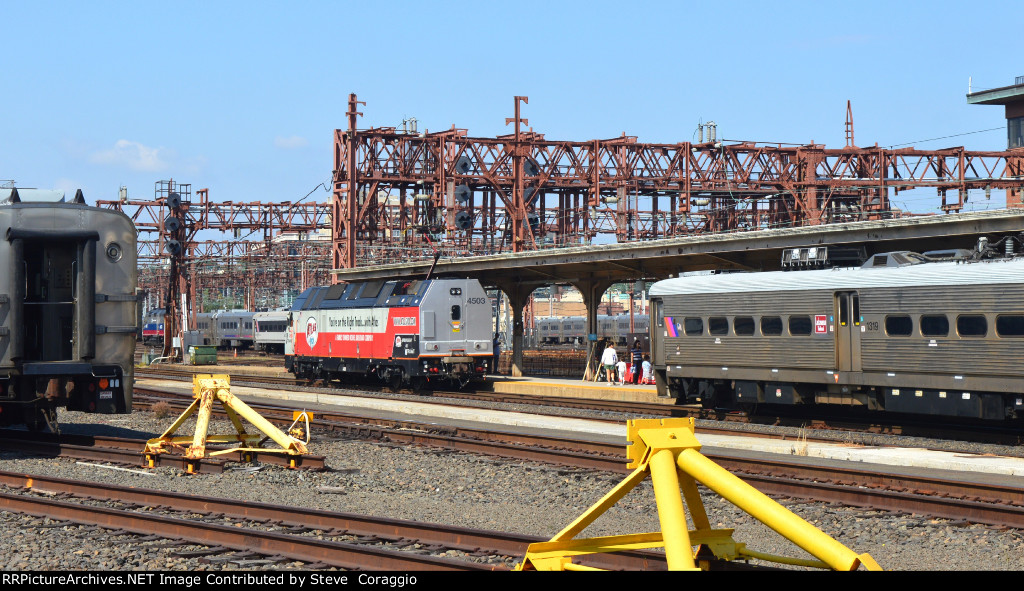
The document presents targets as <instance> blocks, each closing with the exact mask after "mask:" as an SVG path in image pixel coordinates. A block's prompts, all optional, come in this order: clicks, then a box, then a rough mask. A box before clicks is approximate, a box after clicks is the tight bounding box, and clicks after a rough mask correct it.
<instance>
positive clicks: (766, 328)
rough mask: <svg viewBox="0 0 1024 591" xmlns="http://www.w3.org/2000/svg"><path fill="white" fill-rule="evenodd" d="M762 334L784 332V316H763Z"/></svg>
mask: <svg viewBox="0 0 1024 591" xmlns="http://www.w3.org/2000/svg"><path fill="white" fill-rule="evenodd" d="M761 334H762V335H764V336H766V337H777V336H780V335H781V334H782V318H781V317H779V316H762V317H761Z"/></svg>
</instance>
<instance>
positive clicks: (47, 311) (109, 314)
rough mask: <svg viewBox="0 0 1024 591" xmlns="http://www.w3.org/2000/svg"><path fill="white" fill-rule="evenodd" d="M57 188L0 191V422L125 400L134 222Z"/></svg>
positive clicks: (122, 406)
mask: <svg viewBox="0 0 1024 591" xmlns="http://www.w3.org/2000/svg"><path fill="white" fill-rule="evenodd" d="M58 198H59V201H34V200H33V201H29V198H28V196H26V198H25V199H22V195H21V194H20V193H19V192H18V190H17V189H14V190H10V191H7V190H3V194H0V199H2V201H0V425H11V424H25V425H27V426H28V427H29V428H30V429H40V428H43V427H45V426H46V425H47V424H49V425H50V426H51V427H53V426H55V425H56V411H57V408H58V407H61V406H63V407H66V408H68V409H70V410H78V411H84V412H95V413H128V412H131V410H132V379H133V374H134V370H133V368H134V365H133V357H134V353H135V343H136V339H137V336H138V330H139V326H138V311H137V308H136V304H137V301H136V293H135V289H136V286H137V283H138V276H137V271H136V265H135V262H136V234H135V226H134V224H133V223H132V221H131V219H129V218H128V217H127V216H126V215H124V214H123V213H120V212H117V211H114V210H109V209H101V208H97V207H90V206H88V205H86V204H85V200H84V199H83V198H82V193H81V191H78V193H77V194H76V195H75V198H74V200H73V201H71V202H64V201H63V196H62V195H59V194H58Z"/></svg>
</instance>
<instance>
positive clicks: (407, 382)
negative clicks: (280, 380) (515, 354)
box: [285, 356, 491, 391]
mask: <svg viewBox="0 0 1024 591" xmlns="http://www.w3.org/2000/svg"><path fill="white" fill-rule="evenodd" d="M490 362H491V360H490V358H483V357H471V356H443V357H421V358H419V359H347V358H338V357H298V356H286V357H285V369H287V370H288V371H289V372H291V373H293V374H294V375H295V377H296V378H298V379H305V380H310V381H315V380H323V381H324V382H325V383H327V382H331V381H339V382H343V383H344V382H345V381H348V380H353V379H359V378H370V379H374V380H376V381H379V382H380V383H382V384H386V385H388V387H390V388H391V389H392V390H398V389H400V388H412V389H413V390H415V391H419V390H423V389H429V388H433V387H435V386H439V385H447V386H454V387H457V388H463V387H465V386H466V385H468V384H469V383H471V382H474V381H482V380H483V379H484V377H485V376H486V374H487V368H488V366H489V365H490Z"/></svg>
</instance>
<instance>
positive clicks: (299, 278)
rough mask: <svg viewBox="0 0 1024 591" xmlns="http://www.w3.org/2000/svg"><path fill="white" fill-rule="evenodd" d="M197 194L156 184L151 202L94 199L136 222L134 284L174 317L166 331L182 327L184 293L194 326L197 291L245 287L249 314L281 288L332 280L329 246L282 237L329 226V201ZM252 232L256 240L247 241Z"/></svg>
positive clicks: (185, 187) (180, 186) (187, 187)
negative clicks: (238, 199) (223, 236)
mask: <svg viewBox="0 0 1024 591" xmlns="http://www.w3.org/2000/svg"><path fill="white" fill-rule="evenodd" d="M196 197H197V199H196V200H193V199H192V192H191V186H190V185H188V184H185V183H176V182H175V181H173V180H170V181H158V182H157V184H156V190H155V196H154V199H152V200H128V199H126V198H125V199H118V200H109V201H104V200H101V201H97V205H98V206H99V207H106V208H109V209H116V210H118V211H121V212H123V213H125V215H127V216H128V217H130V218H131V219H132V221H133V222H134V223H135V227H136V230H137V232H138V234H139V240H138V261H139V287H140V289H142V290H145V291H146V292H148V293H152V294H156V296H157V301H159V302H161V305H162V306H163V307H165V308H167V309H168V310H170V311H173V312H175V313H174V314H173V315H171V316H170V318H169V320H168V322H169V323H170V324H171V325H172V329H171V331H170V332H168V334H172V333H177V332H179V330H180V328H179V325H178V322H179V320H180V314H181V310H180V306H181V295H182V294H187V296H188V297H187V298H186V300H185V301H186V305H187V306H188V308H189V309H188V310H186V314H187V316H188V317H190V318H191V320H190V324H191V325H192V326H194V325H195V324H194V323H195V313H196V311H197V310H201V309H202V293H203V291H202V290H209V289H217V288H225V287H227V288H234V289H241V290H244V292H245V294H246V304H245V305H246V308H247V309H250V310H254V309H255V307H256V305H257V302H259V301H260V300H261V298H262V300H263V301H271V300H272V297H273V296H274V295H277V294H280V293H281V292H282V291H284V290H285V289H294V288H296V287H306V286H310V285H319V284H324V283H327V282H328V281H329V279H328V274H329V271H330V262H331V260H330V259H331V256H330V253H331V243H330V241H328V240H322V241H316V240H301V239H290V240H282V233H287V232H294V233H296V234H297V236H298V235H302V234H308V233H314V232H317V231H319V230H323V229H327V228H329V227H330V222H329V221H328V218H329V207H330V205H329V204H326V203H319V204H318V203H312V202H310V203H291V202H283V203H261V202H255V203H234V202H231V201H226V202H220V203H214V202H211V201H210V199H209V190H208V189H199V190H198V191H196ZM172 204H176V205H177V208H176V211H175V208H171V207H170V206H171V205H172ZM204 230H213V231H219V232H232V233H234V235H235V237H236V239H235V240H219V241H218V240H199V239H198V236H197V235H198V233H199V232H201V231H204ZM243 233H244V234H245V236H244V237H242V234H243ZM254 233H255V234H256V236H255V237H254V238H255V239H252V238H250V235H251V234H254ZM175 235H177V236H176V237H175ZM237 238H242V239H237ZM168 342H169V341H168ZM166 348H167V347H166V346H165V351H166Z"/></svg>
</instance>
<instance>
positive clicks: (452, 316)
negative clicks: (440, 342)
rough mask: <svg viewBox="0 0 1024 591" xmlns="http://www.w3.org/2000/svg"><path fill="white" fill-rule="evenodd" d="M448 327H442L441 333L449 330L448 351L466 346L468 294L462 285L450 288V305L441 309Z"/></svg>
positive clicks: (463, 350)
mask: <svg viewBox="0 0 1024 591" xmlns="http://www.w3.org/2000/svg"><path fill="white" fill-rule="evenodd" d="M440 314H442V315H443V318H444V319H445V321H446V324H447V327H442V328H441V334H445V332H447V340H448V351H449V352H451V351H453V350H459V349H461V350H462V352H463V353H465V348H466V295H465V294H464V293H463V289H462V287H449V288H448V307H447V309H445V310H442V311H440Z"/></svg>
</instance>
